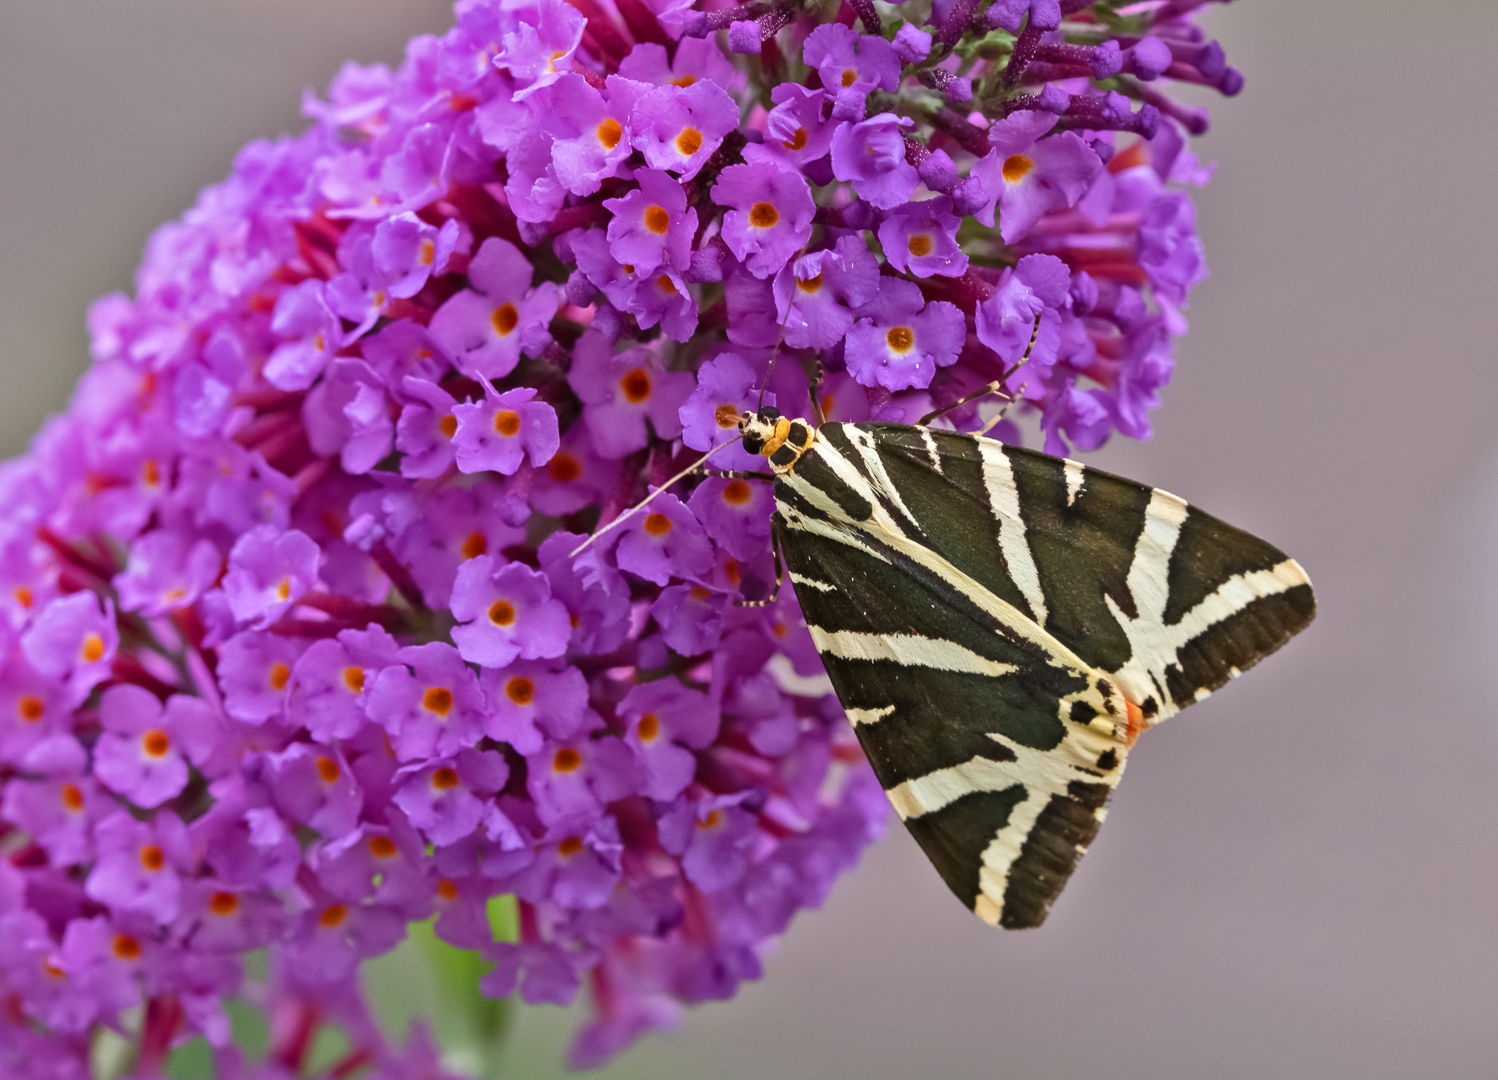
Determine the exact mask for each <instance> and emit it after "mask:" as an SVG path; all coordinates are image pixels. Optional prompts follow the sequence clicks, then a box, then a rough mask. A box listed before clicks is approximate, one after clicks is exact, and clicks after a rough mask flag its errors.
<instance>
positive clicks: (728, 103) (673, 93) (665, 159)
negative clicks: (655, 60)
mask: <svg viewBox="0 0 1498 1080" xmlns="http://www.w3.org/2000/svg"><path fill="white" fill-rule="evenodd" d="M738 122H739V109H738V106H737V105H735V104H734V101H733V98H731V97H729V96H728V94H727V93H726V92H724V90H723V88H722V87H720V86H719V85H718V84H717V83H714V82H708V81H706V80H701V81H696V82H693V83H692V84H691V85H690V86H686V87H679V86H660V87H657V88H656V89H654V90H651V91H649V92H648V93H645V94H643V95H641V97H640V99H639V100H638V101H636V102H635V105H634V108H633V109H632V110H631V111H630V114H629V131H630V142H631V143H632V144H633V145H634V147H635V149H637V150H639V151H640V152H641V153H643V154H644V155H645V161H646V163H647V164H648V165H649V166H650V167H651V168H652V169H665V170H667V171H669V172H674V173H676V174H678V175H679V176H680V177H681V178H682V179H683V180H690V179H692V177H694V176H696V175H697V173H698V171H699V170H700V169H701V168H702V166H703V165H705V164H707V159H708V158H709V157H711V156H712V154H713V151H714V150H716V149H718V147H719V146H721V145H722V143H723V137H724V136H725V135H727V134H728V133H729V132H730V131H732V130H733V129H734V128H736V127H737V126H738Z"/></svg>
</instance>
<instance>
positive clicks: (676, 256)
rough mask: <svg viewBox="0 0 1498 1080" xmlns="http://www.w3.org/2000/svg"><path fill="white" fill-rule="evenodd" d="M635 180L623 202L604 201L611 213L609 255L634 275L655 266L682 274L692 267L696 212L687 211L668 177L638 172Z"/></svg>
mask: <svg viewBox="0 0 1498 1080" xmlns="http://www.w3.org/2000/svg"><path fill="white" fill-rule="evenodd" d="M635 180H636V182H637V183H638V184H639V185H640V186H639V187H637V188H635V189H633V190H632V191H630V193H629V194H628V195H626V196H625V197H624V198H622V199H605V200H604V202H603V205H604V206H606V207H608V208H609V209H610V210H611V211H613V214H614V216H613V218H612V219H611V220H610V221H609V229H608V238H609V253H610V254H611V255H613V257H614V258H615V259H617V260H618V261H619V262H621V263H624V264H627V265H629V266H632V267H633V268H634V270H633V271H632V272H634V273H636V274H639V275H647V274H649V273H650V272H651V271H653V270H654V269H655V268H656V267H666V268H668V269H671V270H676V271H678V272H679V271H682V270H685V269H686V268H687V267H688V266H690V265H691V262H692V238H693V237H694V236H695V235H696V233H697V211H696V210H693V209H691V208H690V207H688V206H687V196H686V192H685V191H683V190H682V187H681V185H680V184H679V183H677V182H676V181H675V180H673V179H672V178H671V177H670V175H669V174H667V173H664V172H660V171H659V170H657V169H640V170H638V171H637V172H636V173H635Z"/></svg>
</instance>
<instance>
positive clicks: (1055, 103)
mask: <svg viewBox="0 0 1498 1080" xmlns="http://www.w3.org/2000/svg"><path fill="white" fill-rule="evenodd" d="M1070 104H1071V95H1070V94H1068V93H1067V92H1066V91H1065V90H1063V89H1061V87H1059V86H1057V85H1056V84H1055V83H1046V84H1045V86H1044V88H1042V90H1041V91H1040V93H1039V94H1038V95H1036V98H1035V107H1036V108H1037V109H1040V110H1042V111H1043V112H1053V113H1063V112H1065V111H1066V107H1067V106H1068V105H1070Z"/></svg>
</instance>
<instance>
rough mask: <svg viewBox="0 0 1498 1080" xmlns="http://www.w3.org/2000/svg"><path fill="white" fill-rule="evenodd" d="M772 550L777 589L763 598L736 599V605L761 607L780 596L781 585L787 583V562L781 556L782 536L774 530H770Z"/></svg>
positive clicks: (771, 602) (767, 605)
mask: <svg viewBox="0 0 1498 1080" xmlns="http://www.w3.org/2000/svg"><path fill="white" fill-rule="evenodd" d="M770 550H771V551H772V552H774V555H775V589H774V591H773V592H771V593H770V595H769V596H767V597H766V598H765V599H763V600H735V601H734V606H735V607H744V608H761V607H769V606H770V605H771V604H773V603H774V602H775V601H776V599H777V598H779V596H780V586H782V585H784V584H785V563H784V562H783V561H782V560H781V558H780V536H779V535H778V534H777V533H776V532H775V531H774V530H771V532H770Z"/></svg>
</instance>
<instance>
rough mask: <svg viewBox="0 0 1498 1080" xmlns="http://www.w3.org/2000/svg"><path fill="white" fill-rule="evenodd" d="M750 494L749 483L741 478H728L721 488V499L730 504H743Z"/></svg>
mask: <svg viewBox="0 0 1498 1080" xmlns="http://www.w3.org/2000/svg"><path fill="white" fill-rule="evenodd" d="M752 494H753V492H751V491H750V490H749V485H748V484H747V483H745V482H744V481H743V480H730V481H728V484H727V485H726V486H725V487H724V488H723V501H724V502H726V503H728V505H730V506H743V505H744V504H745V503H746V502H748V501H749V496H750V495H752Z"/></svg>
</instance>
